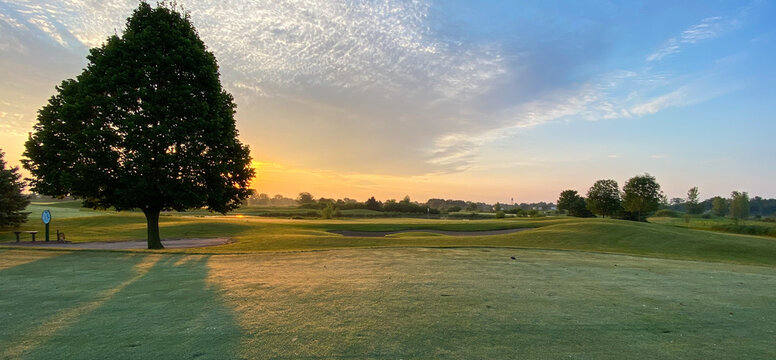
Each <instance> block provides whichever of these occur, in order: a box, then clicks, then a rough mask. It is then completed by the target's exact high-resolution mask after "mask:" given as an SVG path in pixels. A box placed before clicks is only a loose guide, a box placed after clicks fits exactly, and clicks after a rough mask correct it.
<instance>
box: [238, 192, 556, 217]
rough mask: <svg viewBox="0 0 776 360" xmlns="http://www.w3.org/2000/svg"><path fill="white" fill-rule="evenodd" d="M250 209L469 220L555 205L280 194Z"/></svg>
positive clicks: (256, 198) (256, 197)
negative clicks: (362, 212) (480, 215)
mask: <svg viewBox="0 0 776 360" xmlns="http://www.w3.org/2000/svg"><path fill="white" fill-rule="evenodd" d="M247 204H248V205H249V206H274V207H290V206H296V207H299V208H302V209H314V210H322V211H323V210H325V209H327V208H331V209H333V210H332V211H335V212H336V211H339V210H352V209H364V210H374V211H381V212H393V213H405V214H431V215H437V214H442V213H444V214H459V215H461V216H464V217H471V215H472V214H476V213H480V212H495V213H496V215H499V214H500V215H501V216H504V215H505V214H513V215H517V216H538V215H539V214H543V212H546V211H550V210H554V209H556V206H555V204H553V203H547V202H538V203H520V204H513V205H508V204H501V203H496V204H493V205H491V204H487V203H484V202H473V201H464V200H453V199H439V198H432V199H429V200H428V201H426V202H417V201H412V200H411V199H410V197H409V196H405V197H404V198H403V199H401V200H396V199H388V200H385V201H380V200H377V199H376V198H375V197H374V196H372V197H370V198H369V199H367V200H366V201H364V202H360V201H357V200H355V199H350V198H343V199H333V198H325V197H321V198H317V199H316V198H315V196H313V195H312V194H311V193H309V192H301V193H299V195H298V196H297V197H296V199H291V198H287V197H284V196H282V195H280V194H278V195H275V196H273V197H270V196H269V195H268V194H265V193H259V194H253V195H252V196H251V197H249V198H248V203H247Z"/></svg>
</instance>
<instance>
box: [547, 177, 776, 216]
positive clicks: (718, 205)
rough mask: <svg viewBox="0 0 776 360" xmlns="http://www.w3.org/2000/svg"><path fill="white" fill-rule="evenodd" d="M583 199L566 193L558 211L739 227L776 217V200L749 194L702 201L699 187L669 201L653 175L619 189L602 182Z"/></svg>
mask: <svg viewBox="0 0 776 360" xmlns="http://www.w3.org/2000/svg"><path fill="white" fill-rule="evenodd" d="M586 196H587V197H582V196H581V195H579V193H577V191H576V190H563V191H562V192H561V193H560V196H559V198H558V210H561V211H563V212H565V213H567V214H568V215H569V216H575V217H592V216H596V215H598V216H602V217H610V218H619V219H626V220H635V221H646V218H647V217H648V216H650V215H652V214H653V213H656V211H657V210H658V209H660V211H659V212H658V213H657V215H659V216H678V213H677V212H684V213H686V214H687V215H686V216H692V215H697V214H705V215H704V216H711V215H715V216H730V217H731V218H732V219H734V220H735V221H736V223H738V221H739V220H742V219H747V218H749V217H750V216H754V217H756V218H759V217H762V216H768V215H773V216H776V199H763V198H761V197H759V196H756V197H754V198H752V199H750V198H749V194H747V193H746V192H740V191H733V192H732V193H731V194H730V198H723V197H720V196H715V197H713V198H710V199H706V200H704V201H700V200H699V199H700V191H699V190H698V187H692V188H690V189H689V190H688V191H687V198H686V199H683V198H673V199H671V200H668V199H667V198H666V197H665V195H664V194H663V192H662V191H661V190H660V185H659V184H658V183H657V181H656V180H655V178H654V177H653V176H651V175H649V174H644V175H639V176H634V177H632V178H630V179H629V180H628V182H627V183H626V184H625V185H624V186H623V188H622V190H620V189H619V187H618V185H617V182H616V181H615V180H611V179H606V180H598V181H596V182H595V183H594V184H593V186H591V187H590V189H589V190H588V192H587V194H586Z"/></svg>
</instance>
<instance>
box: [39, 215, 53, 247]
mask: <svg viewBox="0 0 776 360" xmlns="http://www.w3.org/2000/svg"><path fill="white" fill-rule="evenodd" d="M40 219H41V220H43V223H44V224H46V242H48V241H49V223H50V222H51V212H50V211H48V210H43V214H41V215H40Z"/></svg>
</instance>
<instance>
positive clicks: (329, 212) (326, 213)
mask: <svg viewBox="0 0 776 360" xmlns="http://www.w3.org/2000/svg"><path fill="white" fill-rule="evenodd" d="M334 211H335V209H334V204H332V203H327V204H326V207H324V208H323V209H322V210H321V217H322V218H324V219H331V217H332V216H334Z"/></svg>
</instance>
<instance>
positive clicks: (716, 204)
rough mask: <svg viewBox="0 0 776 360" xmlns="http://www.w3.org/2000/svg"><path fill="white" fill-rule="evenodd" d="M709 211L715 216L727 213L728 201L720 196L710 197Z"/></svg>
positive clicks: (728, 208)
mask: <svg viewBox="0 0 776 360" xmlns="http://www.w3.org/2000/svg"><path fill="white" fill-rule="evenodd" d="M711 211H712V212H713V213H714V215H717V216H725V215H727V214H728V212H729V211H730V201H729V200H728V199H725V198H723V197H720V196H715V197H713V198H711Z"/></svg>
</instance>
